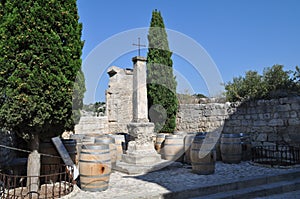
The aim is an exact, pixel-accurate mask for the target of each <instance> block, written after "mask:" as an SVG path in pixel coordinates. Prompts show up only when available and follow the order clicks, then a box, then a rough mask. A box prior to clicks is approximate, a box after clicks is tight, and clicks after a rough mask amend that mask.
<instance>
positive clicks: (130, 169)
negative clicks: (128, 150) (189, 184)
mask: <svg viewBox="0 0 300 199" xmlns="http://www.w3.org/2000/svg"><path fill="white" fill-rule="evenodd" d="M172 163H174V162H173V161H169V160H160V162H157V163H154V164H149V165H139V164H136V165H134V164H128V163H126V162H117V164H116V167H115V168H114V170H116V171H119V172H122V173H126V174H129V175H136V174H145V173H149V172H152V171H157V170H159V169H162V168H164V167H166V166H169V165H170V164H172Z"/></svg>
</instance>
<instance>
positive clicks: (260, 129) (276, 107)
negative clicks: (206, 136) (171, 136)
mask: <svg viewBox="0 0 300 199" xmlns="http://www.w3.org/2000/svg"><path fill="white" fill-rule="evenodd" d="M299 118H300V97H299V96H294V97H286V98H280V99H272V100H258V101H252V102H245V103H229V102H226V103H210V102H208V103H206V104H181V105H180V107H179V112H178V116H177V129H176V130H177V131H186V132H199V131H211V130H213V129H215V128H218V127H220V126H223V133H250V135H251V138H252V141H253V144H254V145H264V144H271V143H281V144H284V143H288V144H290V145H294V146H300V119H299Z"/></svg>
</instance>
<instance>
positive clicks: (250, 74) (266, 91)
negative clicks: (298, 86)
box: [225, 65, 299, 101]
mask: <svg viewBox="0 0 300 199" xmlns="http://www.w3.org/2000/svg"><path fill="white" fill-rule="evenodd" d="M296 69H297V67H296ZM290 74H291V71H284V70H283V66H282V65H273V66H272V67H267V68H264V72H263V75H259V74H258V73H257V72H256V71H247V72H246V75H245V77H241V76H240V77H235V78H233V82H228V83H227V84H225V89H226V98H227V100H228V101H243V100H253V99H270V98H277V97H283V96H286V95H288V94H289V93H290V92H291V91H292V90H295V80H296V78H295V77H296V76H297V75H296V74H297V72H295V73H294V79H293V78H290ZM298 93H299V91H298Z"/></svg>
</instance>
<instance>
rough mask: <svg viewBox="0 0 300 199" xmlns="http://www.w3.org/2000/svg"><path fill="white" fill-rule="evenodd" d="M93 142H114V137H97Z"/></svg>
mask: <svg viewBox="0 0 300 199" xmlns="http://www.w3.org/2000/svg"><path fill="white" fill-rule="evenodd" d="M95 143H104V144H110V143H115V138H113V137H108V136H104V137H97V138H95Z"/></svg>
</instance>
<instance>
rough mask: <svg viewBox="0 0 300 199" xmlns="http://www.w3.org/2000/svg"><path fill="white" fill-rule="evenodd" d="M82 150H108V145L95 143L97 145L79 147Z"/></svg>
mask: <svg viewBox="0 0 300 199" xmlns="http://www.w3.org/2000/svg"><path fill="white" fill-rule="evenodd" d="M81 148H82V149H92V150H101V149H109V145H108V144H102V143H97V144H85V145H82V146H81Z"/></svg>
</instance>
